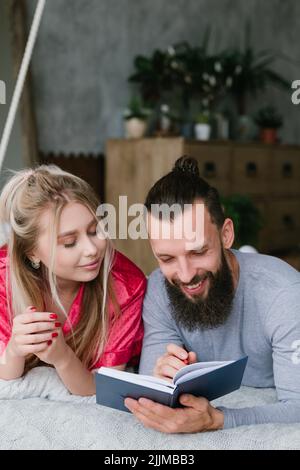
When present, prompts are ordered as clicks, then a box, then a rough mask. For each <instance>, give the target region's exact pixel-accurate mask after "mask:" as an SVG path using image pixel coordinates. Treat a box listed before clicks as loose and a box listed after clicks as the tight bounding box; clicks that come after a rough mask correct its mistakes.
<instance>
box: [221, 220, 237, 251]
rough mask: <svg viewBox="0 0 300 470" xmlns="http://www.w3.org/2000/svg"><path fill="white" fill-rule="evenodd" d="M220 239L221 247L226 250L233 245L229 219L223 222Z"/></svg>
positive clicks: (231, 225) (231, 227) (232, 229)
mask: <svg viewBox="0 0 300 470" xmlns="http://www.w3.org/2000/svg"><path fill="white" fill-rule="evenodd" d="M221 238H222V242H223V247H224V248H226V249H227V250H228V249H230V248H231V247H232V245H233V243H234V226H233V222H232V220H231V219H226V220H225V222H224V224H223V227H222V230H221Z"/></svg>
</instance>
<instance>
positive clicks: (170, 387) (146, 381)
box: [97, 367, 175, 394]
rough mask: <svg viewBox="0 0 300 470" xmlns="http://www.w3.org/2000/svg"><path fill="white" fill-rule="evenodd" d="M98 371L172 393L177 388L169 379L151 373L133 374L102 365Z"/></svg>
mask: <svg viewBox="0 0 300 470" xmlns="http://www.w3.org/2000/svg"><path fill="white" fill-rule="evenodd" d="M97 373H98V374H103V375H107V376H108V377H113V378H115V379H118V380H123V381H125V382H131V383H134V384H138V385H143V386H144V387H150V388H153V389H155V390H160V391H163V392H167V393H171V394H172V393H173V391H174V389H175V385H174V384H172V383H170V382H168V381H167V380H163V379H159V378H157V377H152V376H151V375H141V374H133V373H132V372H124V371H121V370H117V369H112V368H110V367H100V369H98V371H97Z"/></svg>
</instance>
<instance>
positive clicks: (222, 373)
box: [95, 357, 248, 412]
mask: <svg viewBox="0 0 300 470" xmlns="http://www.w3.org/2000/svg"><path fill="white" fill-rule="evenodd" d="M247 360H248V357H243V358H241V359H238V360H236V361H222V362H197V363H196V364H190V365H187V366H185V367H183V368H182V369H180V370H179V371H178V372H177V373H176V375H175V376H174V379H173V382H172V383H171V382H168V381H167V380H163V379H159V378H157V377H152V376H148V375H139V374H133V373H130V372H123V371H120V370H117V369H112V368H109V367H101V368H100V369H98V371H97V372H96V373H95V380H96V400H97V403H98V404H99V405H103V406H108V407H110V408H116V409H118V410H121V411H127V412H129V410H128V409H127V408H126V407H125V406H124V400H125V398H127V397H128V398H135V399H136V400H137V399H139V398H142V397H144V398H149V399H150V400H153V401H155V402H157V403H161V404H162V405H166V406H170V407H171V408H178V407H181V405H180V403H179V397H180V395H182V394H183V393H188V394H191V395H194V396H196V397H204V398H207V400H209V401H211V400H215V399H216V398H219V397H221V396H223V395H226V394H227V393H231V392H233V391H234V390H237V389H239V388H240V386H241V383H242V378H243V375H244V371H245V367H246V364H247Z"/></svg>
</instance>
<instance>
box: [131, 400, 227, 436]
mask: <svg viewBox="0 0 300 470" xmlns="http://www.w3.org/2000/svg"><path fill="white" fill-rule="evenodd" d="M179 400H180V403H181V404H182V405H183V406H184V407H185V408H169V407H168V406H164V405H160V404H158V403H154V402H153V401H151V400H148V399H146V398H140V399H139V400H133V399H132V398H126V400H125V406H126V407H127V408H128V409H129V410H130V411H131V412H132V413H133V414H134V416H135V417H136V418H137V419H138V420H139V421H140V422H141V423H142V424H144V426H145V427H147V428H151V429H155V430H156V431H160V432H163V433H167V434H171V433H195V432H203V431H215V430H217V429H222V428H223V426H224V416H223V413H222V411H220V410H217V409H216V408H214V407H213V406H211V405H210V403H209V401H208V400H206V398H196V397H194V396H193V395H182V396H181V397H180V399H179Z"/></svg>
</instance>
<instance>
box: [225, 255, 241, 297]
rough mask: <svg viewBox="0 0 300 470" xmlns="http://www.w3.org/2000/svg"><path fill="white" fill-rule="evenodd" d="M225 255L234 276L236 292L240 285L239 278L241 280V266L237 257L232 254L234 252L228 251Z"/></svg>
mask: <svg viewBox="0 0 300 470" xmlns="http://www.w3.org/2000/svg"><path fill="white" fill-rule="evenodd" d="M225 255H226V259H227V262H228V266H229V269H230V271H231V274H232V280H233V286H234V290H236V289H237V286H238V283H239V278H240V266H239V263H238V260H237V259H236V256H235V255H234V254H233V253H232V251H230V250H226V253H225Z"/></svg>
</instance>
